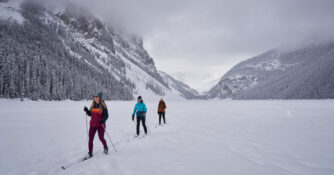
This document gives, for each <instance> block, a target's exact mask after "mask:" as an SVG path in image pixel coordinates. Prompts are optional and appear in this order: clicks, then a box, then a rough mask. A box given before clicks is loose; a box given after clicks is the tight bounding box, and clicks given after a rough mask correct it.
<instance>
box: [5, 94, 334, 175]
mask: <svg viewBox="0 0 334 175" xmlns="http://www.w3.org/2000/svg"><path fill="white" fill-rule="evenodd" d="M90 103H91V102H90V101H79V102H74V101H61V102H44V101H38V102H33V101H24V102H20V101H18V100H6V99H0V106H1V107H0V138H1V142H0V174H2V175H7V174H10V175H22V174H25V175H39V174H41V175H46V174H71V175H73V174H77V175H84V174H87V175H88V174H89V175H92V174H96V175H103V174H108V175H109V174H115V175H122V174H124V175H137V174H138V175H141V174H143V175H147V174H148V175H155V174H157V175H189V174H191V175H203V174H207V175H221V174H226V175H234V174H240V175H245V174H247V175H253V174H254V175H259V174H265V175H276V174H287V175H290V174H291V175H308V174H310V175H315V174H316V175H330V174H334V134H333V133H334V100H299V101H298V100H291V101H284V100H278V101H233V100H225V101H166V103H167V113H166V119H167V123H168V124H167V125H165V126H162V127H156V125H157V123H158V116H157V104H158V102H154V103H153V102H145V103H146V105H147V107H148V113H147V122H148V126H149V129H150V131H151V132H150V134H149V135H148V136H146V137H142V138H136V139H133V136H134V135H135V123H134V122H132V120H131V113H132V110H133V107H134V105H135V102H134V101H131V102H129V101H127V102H123V101H108V102H107V105H108V109H109V119H108V121H107V131H108V132H109V134H110V135H111V137H112V140H113V142H114V144H115V146H116V147H117V149H118V152H115V151H114V150H113V149H112V147H111V145H110V142H109V140H108V138H107V135H105V138H106V140H107V143H108V145H109V151H110V154H109V155H103V154H102V149H103V148H102V144H101V143H100V141H99V139H98V137H97V136H96V137H95V140H94V155H95V156H94V158H92V159H90V160H87V161H85V162H80V163H77V164H74V165H73V166H71V167H69V168H68V169H66V170H62V169H61V166H62V165H68V164H71V163H72V162H75V161H77V160H78V159H80V158H82V157H84V156H85V155H86V154H87V152H88V151H87V149H88V148H87V133H86V120H85V113H84V111H83V107H84V105H86V106H89V105H90ZM141 130H142V129H141Z"/></svg>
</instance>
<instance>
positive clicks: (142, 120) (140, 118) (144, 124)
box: [137, 116, 147, 135]
mask: <svg viewBox="0 0 334 175" xmlns="http://www.w3.org/2000/svg"><path fill="white" fill-rule="evenodd" d="M140 121H141V123H142V125H143V128H144V131H145V134H147V128H146V122H145V117H138V116H137V135H139V125H140Z"/></svg>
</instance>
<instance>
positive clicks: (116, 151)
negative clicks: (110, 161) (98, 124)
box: [102, 124, 117, 152]
mask: <svg viewBox="0 0 334 175" xmlns="http://www.w3.org/2000/svg"><path fill="white" fill-rule="evenodd" d="M102 127H103V129H104V131H105V132H106V133H107V136H108V138H109V140H110V142H111V145H112V147H113V148H114V150H115V151H116V152H117V150H116V148H115V146H114V143H113V142H112V140H111V138H110V136H109V134H108V132H107V130H106V128H105V127H104V125H103V124H102Z"/></svg>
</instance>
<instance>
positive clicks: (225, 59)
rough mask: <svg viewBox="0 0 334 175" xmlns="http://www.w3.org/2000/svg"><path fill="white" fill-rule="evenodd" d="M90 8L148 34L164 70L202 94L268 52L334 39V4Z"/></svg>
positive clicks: (184, 2) (137, 0) (259, 1)
mask: <svg viewBox="0 0 334 175" xmlns="http://www.w3.org/2000/svg"><path fill="white" fill-rule="evenodd" d="M78 1H79V0H78ZM80 2H81V3H82V2H83V0H80ZM86 5H87V6H88V7H89V8H90V9H92V10H94V11H96V12H97V13H99V15H101V17H103V18H104V19H107V20H109V21H110V22H111V23H113V24H114V25H115V26H119V27H122V29H126V30H128V31H129V32H134V33H137V34H140V35H142V36H143V39H144V45H145V48H146V49H147V50H148V52H149V54H150V55H151V56H152V57H153V59H154V61H155V63H156V66H157V68H158V69H159V70H162V71H165V72H167V73H169V74H171V75H172V76H174V77H175V78H177V79H180V80H182V81H184V82H186V83H187V84H189V85H190V86H192V87H193V88H195V89H197V90H199V91H204V90H208V89H209V88H210V86H211V85H210V83H212V82H213V81H214V80H217V79H219V78H220V77H221V76H222V75H223V74H224V73H225V72H226V71H228V70H229V69H230V68H231V67H232V66H233V65H235V64H236V63H238V62H240V61H242V60H245V59H247V58H249V57H252V56H255V55H257V54H260V53H262V52H264V51H266V50H268V49H271V48H276V47H294V46H298V45H301V44H307V43H318V42H323V41H329V40H333V38H334V1H333V0H313V1H311V0H299V1H297V0H256V1H255V0H254V1H253V0H244V1H241V0H233V1H232V0H230V1H226V0H164V1H163V0H122V1H119V0H94V1H91V0H86Z"/></svg>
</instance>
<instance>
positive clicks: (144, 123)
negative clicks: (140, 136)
mask: <svg viewBox="0 0 334 175" xmlns="http://www.w3.org/2000/svg"><path fill="white" fill-rule="evenodd" d="M141 122H142V124H143V127H144V131H145V134H147V128H146V121H145V117H143V118H142V119H141Z"/></svg>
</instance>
